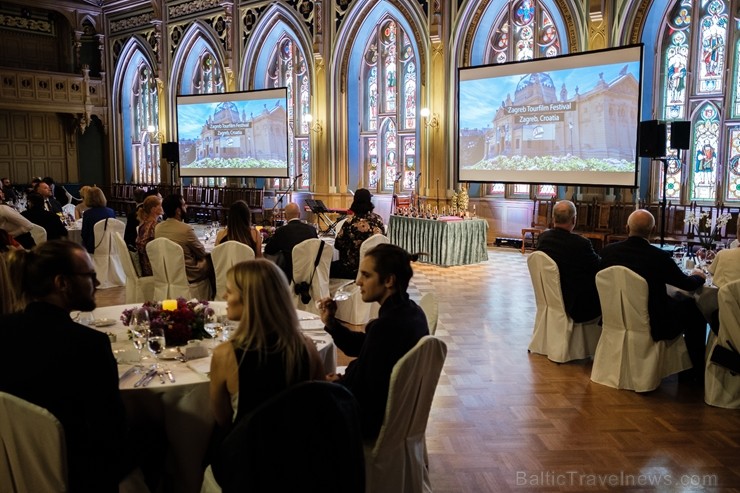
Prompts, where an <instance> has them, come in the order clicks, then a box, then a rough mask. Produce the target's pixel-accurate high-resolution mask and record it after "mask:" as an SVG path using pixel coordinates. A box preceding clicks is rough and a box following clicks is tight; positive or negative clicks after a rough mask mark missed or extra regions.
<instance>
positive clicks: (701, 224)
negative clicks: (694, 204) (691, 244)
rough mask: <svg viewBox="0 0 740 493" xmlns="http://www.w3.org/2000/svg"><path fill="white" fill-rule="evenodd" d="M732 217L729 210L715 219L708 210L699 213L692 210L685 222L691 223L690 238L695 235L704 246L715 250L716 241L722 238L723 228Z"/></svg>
mask: <svg viewBox="0 0 740 493" xmlns="http://www.w3.org/2000/svg"><path fill="white" fill-rule="evenodd" d="M730 219H732V215H731V214H730V213H727V212H726V213H724V214H720V215H719V216H717V219H716V220H715V221H712V217H711V216H710V215H709V213H707V212H702V213H701V214H697V213H696V212H694V211H691V212H689V214H688V215H687V216H686V219H684V222H685V223H686V224H688V225H689V239H691V237H692V236H693V237H694V238H695V239H696V240H697V241H698V242H699V243H700V244H701V246H702V248H704V249H706V250H713V249H714V242H715V241H719V240H720V239H721V238H722V228H724V227H725V226H727V223H728V222H729V221H730ZM713 222H714V225H713V224H712V223H713Z"/></svg>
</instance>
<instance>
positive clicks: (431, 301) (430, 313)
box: [419, 293, 439, 335]
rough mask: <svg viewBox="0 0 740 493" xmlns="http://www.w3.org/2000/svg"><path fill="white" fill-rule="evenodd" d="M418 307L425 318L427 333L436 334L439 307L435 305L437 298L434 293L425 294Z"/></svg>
mask: <svg viewBox="0 0 740 493" xmlns="http://www.w3.org/2000/svg"><path fill="white" fill-rule="evenodd" d="M419 306H420V307H421V309H422V311H423V312H424V315H426V317H427V325H429V333H430V334H431V335H434V334H435V333H436V332H437V321H438V320H439V306H438V305H437V297H436V296H434V293H425V294H424V296H422V297H421V299H420V300H419Z"/></svg>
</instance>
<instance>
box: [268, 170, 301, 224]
mask: <svg viewBox="0 0 740 493" xmlns="http://www.w3.org/2000/svg"><path fill="white" fill-rule="evenodd" d="M301 176H303V173H301V174H300V175H298V176H296V177H295V178H293V180H291V182H290V185H288V188H286V189H285V191H284V192H283V193H282V194H280V196H279V197H278V199H277V200H276V201H275V205H273V206H272V227H273V228H274V227H275V209H276V208H277V206H278V205H280V206H282V205H283V199H284V198H285V196H286V195H288V194H289V193H290V191H291V190H292V189H293V187H295V184H296V182H297V181H298V178H300V177H301Z"/></svg>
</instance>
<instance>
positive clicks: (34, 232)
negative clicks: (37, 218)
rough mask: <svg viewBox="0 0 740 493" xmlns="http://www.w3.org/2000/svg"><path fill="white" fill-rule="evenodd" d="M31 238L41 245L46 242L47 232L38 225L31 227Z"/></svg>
mask: <svg viewBox="0 0 740 493" xmlns="http://www.w3.org/2000/svg"><path fill="white" fill-rule="evenodd" d="M30 233H31V238H33V241H34V242H35V243H36V244H37V245H40V244H42V243H44V242H45V241H46V230H45V229H44V228H42V227H41V226H39V225H38V224H34V225H32V226H31V231H30Z"/></svg>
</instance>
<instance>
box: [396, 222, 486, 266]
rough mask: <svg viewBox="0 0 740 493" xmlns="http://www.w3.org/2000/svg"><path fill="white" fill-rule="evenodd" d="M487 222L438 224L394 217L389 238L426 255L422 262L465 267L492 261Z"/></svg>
mask: <svg viewBox="0 0 740 493" xmlns="http://www.w3.org/2000/svg"><path fill="white" fill-rule="evenodd" d="M487 229H488V222H486V221H485V220H483V219H472V220H470V219H469V220H465V221H449V222H447V221H435V220H433V219H417V218H413V217H403V216H391V218H390V221H389V222H388V238H389V239H390V241H391V243H393V244H394V245H398V246H400V247H402V248H404V249H406V250H407V251H408V252H410V253H415V252H426V253H428V254H429V255H428V256H422V257H421V258H420V259H419V260H420V261H422V262H428V263H432V264H436V265H444V266H449V265H465V264H475V263H478V262H483V261H485V260H488V251H487V250H486V231H487Z"/></svg>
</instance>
